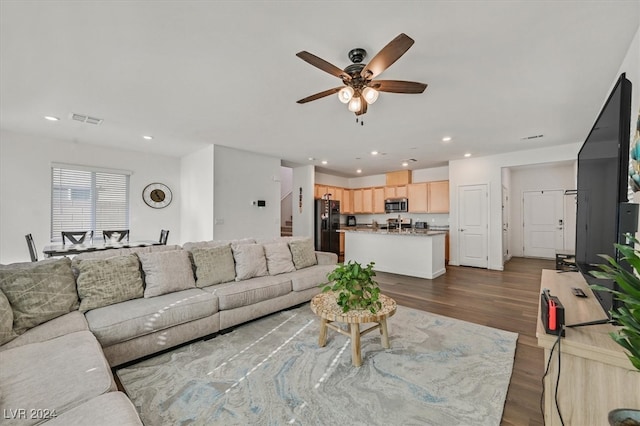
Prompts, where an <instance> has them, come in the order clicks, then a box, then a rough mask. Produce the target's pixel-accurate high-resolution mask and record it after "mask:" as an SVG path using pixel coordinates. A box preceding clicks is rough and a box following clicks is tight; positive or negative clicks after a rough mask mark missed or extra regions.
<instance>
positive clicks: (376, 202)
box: [373, 187, 385, 213]
mask: <svg viewBox="0 0 640 426" xmlns="http://www.w3.org/2000/svg"><path fill="white" fill-rule="evenodd" d="M384 194H385V188H384V187H378V188H373V213H384V200H385V195H384Z"/></svg>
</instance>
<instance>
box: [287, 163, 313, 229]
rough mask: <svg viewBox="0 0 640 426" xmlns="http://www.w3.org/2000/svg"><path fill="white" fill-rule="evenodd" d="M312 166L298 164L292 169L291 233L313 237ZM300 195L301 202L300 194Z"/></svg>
mask: <svg viewBox="0 0 640 426" xmlns="http://www.w3.org/2000/svg"><path fill="white" fill-rule="evenodd" d="M314 174H315V172H314V167H313V166H300V167H295V168H294V169H293V197H292V200H291V202H292V206H291V208H292V210H293V235H294V236H298V237H313V226H314V208H315V204H314V202H313V199H314V195H315V193H314V187H313V184H314V181H315V179H314ZM301 195H302V203H301V202H300V201H301V200H300V196H301Z"/></svg>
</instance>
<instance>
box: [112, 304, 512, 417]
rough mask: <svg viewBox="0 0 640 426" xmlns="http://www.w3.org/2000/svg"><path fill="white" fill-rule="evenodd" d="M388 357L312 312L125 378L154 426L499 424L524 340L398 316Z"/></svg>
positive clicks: (260, 323)
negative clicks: (358, 355) (355, 343)
mask: <svg viewBox="0 0 640 426" xmlns="http://www.w3.org/2000/svg"><path fill="white" fill-rule="evenodd" d="M387 323H388V326H389V338H390V339H389V340H390V343H391V348H390V349H383V348H382V347H381V345H380V334H379V333H378V332H377V331H375V332H372V333H368V334H366V335H365V336H363V337H362V357H363V364H362V367H353V366H352V365H351V348H350V346H349V345H350V343H349V339H348V338H347V337H346V336H343V335H341V334H338V333H336V332H335V331H332V330H329V338H328V341H327V345H326V346H325V347H323V348H320V347H318V333H319V327H320V321H319V320H318V318H317V317H316V316H315V315H314V314H313V313H312V312H311V309H310V308H309V307H308V305H305V306H302V307H298V308H296V309H292V310H289V311H283V312H279V313H277V314H273V315H270V316H268V317H265V318H262V319H259V320H257V321H253V322H250V323H248V324H245V325H243V326H240V327H238V328H237V329H235V330H234V331H233V332H231V333H227V334H224V335H220V336H217V337H215V338H214V339H211V340H208V341H199V342H197V343H194V344H191V345H187V346H183V347H181V348H178V349H176V350H174V351H172V352H168V353H165V354H162V355H159V356H157V357H155V358H152V359H148V360H146V361H143V362H140V363H138V364H135V365H133V366H129V367H127V368H123V369H120V370H118V372H117V374H118V377H119V378H120V380H121V382H122V384H123V386H124V388H125V390H126V392H127V394H128V395H129V397H130V398H131V399H132V400H133V403H134V404H135V406H136V408H137V409H138V412H139V413H140V416H141V417H142V420H143V422H144V424H145V425H146V426H154V425H211V424H221V425H249V424H251V425H288V424H297V425H338V424H341V425H499V424H500V420H501V417H502V410H503V407H504V401H505V398H506V394H507V388H508V386H509V380H510V378H511V371H512V368H513V358H514V355H515V348H516V340H517V338H518V335H517V334H515V333H511V332H507V331H502V330H497V329H494V328H489V327H484V326H481V325H476V324H471V323H468V322H464V321H460V320H456V319H452V318H447V317H443V316H439V315H435V314H430V313H428V312H423V311H418V310H414V309H410V308H406V307H403V306H398V310H397V312H396V314H395V315H394V316H393V317H391V318H389V319H388V321H387Z"/></svg>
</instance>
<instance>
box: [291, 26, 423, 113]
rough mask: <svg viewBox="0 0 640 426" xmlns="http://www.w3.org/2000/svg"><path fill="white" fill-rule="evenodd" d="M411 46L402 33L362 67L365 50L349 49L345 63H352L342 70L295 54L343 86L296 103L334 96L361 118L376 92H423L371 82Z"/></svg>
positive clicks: (417, 86)
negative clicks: (340, 82) (335, 78)
mask: <svg viewBox="0 0 640 426" xmlns="http://www.w3.org/2000/svg"><path fill="white" fill-rule="evenodd" d="M413 43H414V41H413V39H412V38H411V37H409V36H408V35H406V34H404V33H402V34H400V35H399V36H397V37H396V38H394V39H393V40H391V41H390V42H389V44H387V45H386V46H385V47H383V48H382V50H380V52H378V54H377V55H375V56H374V57H373V58H372V59H371V61H369V63H368V64H363V63H362V61H363V60H364V58H365V57H366V56H367V51H366V50H364V49H362V48H356V49H352V50H350V51H349V59H350V60H351V62H353V63H352V64H351V65H349V66H347V67H346V68H345V69H344V70H341V69H340V68H338V67H336V66H335V65H333V64H330V63H329V62H327V61H325V60H324V59H322V58H319V57H317V56H315V55H313V54H311V53H309V52H306V51H302V52H298V53H297V54H296V56H297V57H298V58H300V59H302V60H303V61H306V62H308V63H310V64H311V65H313V66H314V67H316V68H319V69H321V70H322V71H325V72H327V73H329V74H331V75H334V76H336V77H338V78H339V79H341V80H342V83H343V84H344V87H334V88H333V89H329V90H325V91H324V92H320V93H316V94H314V95H311V96H307V97H306V98H303V99H300V100H299V101H298V103H299V104H304V103H307V102H311V101H315V100H316V99H321V98H324V97H325V96H329V95H332V94H334V93H337V94H338V98H339V99H340V101H341V102H342V103H345V104H348V108H349V111H351V112H353V113H355V114H356V116H359V115H362V114H365V113H366V112H367V106H368V105H369V104H372V103H374V102H375V101H376V99H378V92H389V93H422V92H424V90H425V89H426V88H427V85H426V84H424V83H418V82H415V81H401V80H374V78H375V77H377V76H378V75H379V74H380V73H382V72H383V71H384V70H386V69H387V68H389V67H390V66H391V65H392V64H393V63H394V62H395V61H397V60H398V59H399V58H400V57H401V56H402V55H404V53H405V52H406V51H407V50H409V48H410V47H411V46H412V45H413Z"/></svg>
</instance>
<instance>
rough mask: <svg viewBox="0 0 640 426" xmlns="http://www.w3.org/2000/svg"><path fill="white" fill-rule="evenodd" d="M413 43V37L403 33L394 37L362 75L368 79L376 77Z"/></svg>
mask: <svg viewBox="0 0 640 426" xmlns="http://www.w3.org/2000/svg"><path fill="white" fill-rule="evenodd" d="M412 45H413V39H412V38H411V37H409V36H408V35H406V34H404V33H402V34H400V35H399V36H398V37H396V38H394V39H393V40H391V41H390V42H389V44H387V45H386V46H385V47H383V48H382V50H381V51H379V52H378V54H377V55H376V56H374V57H373V58H372V59H371V61H369V63H368V64H367V66H366V67H364V68H363V69H362V72H361V73H360V75H361V76H362V77H363V78H366V79H372V78H375V77H376V76H377V75H378V74H380V73H381V72H382V71H384V70H386V69H387V68H389V67H390V66H391V64H393V63H394V62H395V61H397V60H398V58H400V57H401V56H402V55H404V52H406V51H407V50H409V48H410V47H411V46H412Z"/></svg>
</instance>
